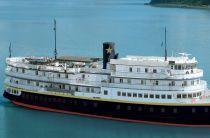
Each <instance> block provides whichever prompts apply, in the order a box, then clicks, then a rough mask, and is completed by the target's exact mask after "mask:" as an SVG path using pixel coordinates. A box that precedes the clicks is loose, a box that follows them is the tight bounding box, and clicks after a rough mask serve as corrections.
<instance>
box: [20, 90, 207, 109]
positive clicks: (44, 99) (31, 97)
mask: <svg viewBox="0 0 210 138" xmlns="http://www.w3.org/2000/svg"><path fill="white" fill-rule="evenodd" d="M21 96H22V98H24V99H30V100H40V101H46V102H61V103H67V101H66V99H64V98H58V97H54V98H53V97H52V98H50V97H47V96H42V95H29V94H22V95H21ZM68 103H72V104H74V105H83V106H85V107H86V106H93V107H95V108H96V107H98V103H96V102H93V103H89V102H86V101H83V102H80V101H77V100H73V101H68ZM125 107H126V109H127V110H128V111H131V110H137V111H139V112H143V111H149V112H151V113H152V112H161V113H165V112H172V113H178V109H177V108H172V109H168V108H165V107H161V108H155V107H148V108H145V107H142V106H131V105H128V106H121V105H120V104H118V105H116V107H115V108H116V110H121V109H125ZM188 110H189V109H188ZM203 111H204V112H205V113H207V112H209V108H204V109H203ZM191 112H192V113H196V108H191ZM199 112H200V111H199Z"/></svg>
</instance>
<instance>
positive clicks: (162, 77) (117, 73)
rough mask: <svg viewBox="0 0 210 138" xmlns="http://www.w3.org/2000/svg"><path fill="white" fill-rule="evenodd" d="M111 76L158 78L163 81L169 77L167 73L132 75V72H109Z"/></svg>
mask: <svg viewBox="0 0 210 138" xmlns="http://www.w3.org/2000/svg"><path fill="white" fill-rule="evenodd" d="M111 76H117V77H128V78H159V79H165V78H168V77H170V74H167V73H134V72H111Z"/></svg>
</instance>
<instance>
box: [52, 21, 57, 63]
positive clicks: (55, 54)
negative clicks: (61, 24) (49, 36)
mask: <svg viewBox="0 0 210 138" xmlns="http://www.w3.org/2000/svg"><path fill="white" fill-rule="evenodd" d="M53 30H54V33H55V34H54V35H55V38H54V39H55V47H54V56H55V59H57V54H58V53H57V45H56V43H57V42H56V39H57V38H56V20H55V19H54V28H53Z"/></svg>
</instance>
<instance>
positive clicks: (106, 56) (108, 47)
mask: <svg viewBox="0 0 210 138" xmlns="http://www.w3.org/2000/svg"><path fill="white" fill-rule="evenodd" d="M114 45H115V44H114V43H113V42H104V43H103V69H106V68H107V63H108V62H110V59H117V58H118V54H115V49H114Z"/></svg>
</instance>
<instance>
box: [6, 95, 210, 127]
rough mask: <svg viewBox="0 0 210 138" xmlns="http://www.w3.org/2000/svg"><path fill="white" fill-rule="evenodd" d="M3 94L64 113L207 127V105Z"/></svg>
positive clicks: (209, 113)
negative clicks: (139, 102) (169, 104)
mask: <svg viewBox="0 0 210 138" xmlns="http://www.w3.org/2000/svg"><path fill="white" fill-rule="evenodd" d="M4 97H5V98H7V99H9V100H11V101H12V102H14V103H22V105H28V106H27V107H31V108H34V107H40V108H36V109H41V110H42V109H46V110H49V111H58V112H64V113H75V114H81V115H89V116H93V117H101V118H110V119H116V120H124V121H131V122H150V123H151V122H152V123H160V124H168V125H177V126H180V125H185V126H210V106H163V105H146V104H133V103H119V102H111V101H109V102H108V101H100V100H91V99H79V98H72V97H60V96H51V95H44V94H37V93H30V92H24V91H22V92H21V95H20V96H15V95H11V94H9V93H7V92H4Z"/></svg>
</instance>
